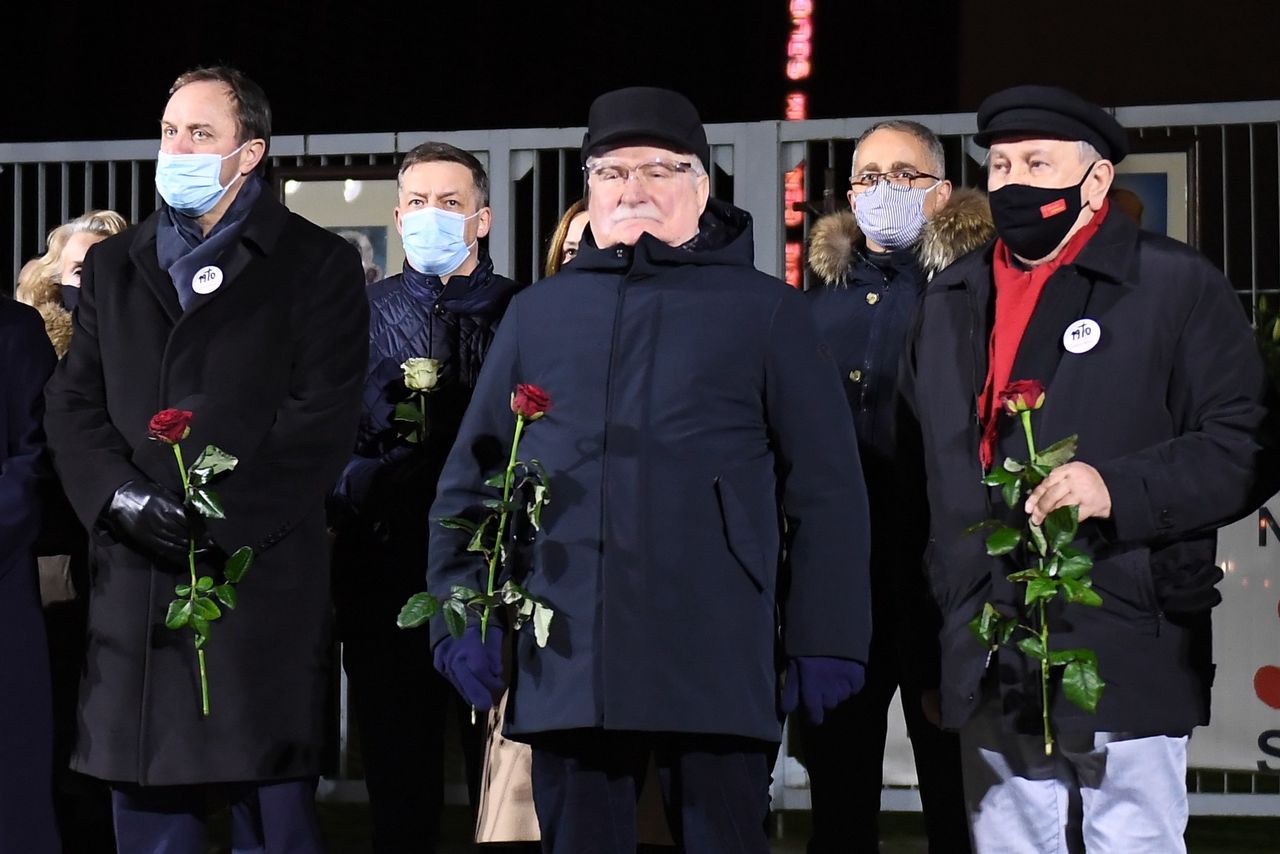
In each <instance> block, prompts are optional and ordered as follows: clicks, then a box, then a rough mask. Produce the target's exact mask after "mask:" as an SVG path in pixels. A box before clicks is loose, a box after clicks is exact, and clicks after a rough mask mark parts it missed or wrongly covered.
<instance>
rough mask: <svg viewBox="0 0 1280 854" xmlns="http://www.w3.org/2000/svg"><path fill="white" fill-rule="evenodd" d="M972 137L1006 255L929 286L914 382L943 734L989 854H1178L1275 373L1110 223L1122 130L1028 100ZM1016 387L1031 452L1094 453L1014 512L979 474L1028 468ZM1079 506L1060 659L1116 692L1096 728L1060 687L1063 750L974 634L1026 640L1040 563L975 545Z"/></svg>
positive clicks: (1055, 695)
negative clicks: (1192, 762)
mask: <svg viewBox="0 0 1280 854" xmlns="http://www.w3.org/2000/svg"><path fill="white" fill-rule="evenodd" d="M974 139H975V141H976V142H977V143H978V144H980V145H985V146H988V147H989V150H990V158H989V162H988V166H989V174H988V182H987V186H988V190H989V191H990V201H991V211H992V215H993V218H994V220H995V226H996V232H997V234H998V238H997V239H996V240H995V242H994V243H993V244H990V245H988V246H986V247H985V248H983V249H979V250H977V251H975V252H974V253H972V254H970V255H969V256H967V257H966V258H963V259H961V260H960V261H957V262H956V263H955V264H954V265H952V266H951V267H950V268H948V269H947V270H945V271H944V272H943V273H942V274H940V275H939V276H938V277H937V278H935V279H934V280H933V282H932V283H931V285H930V287H929V289H928V290H927V292H926V294H925V297H924V300H923V302H922V307H921V310H920V313H919V316H918V318H917V325H916V330H915V333H914V334H913V343H912V345H911V347H910V349H909V350H908V353H907V357H906V359H905V361H904V366H903V368H904V381H905V383H906V388H907V396H908V399H909V400H911V401H912V405H913V407H914V409H915V412H916V414H917V416H918V418H919V420H920V425H921V432H922V435H923V437H924V443H925V466H926V469H927V471H928V491H929V503H930V513H931V531H930V550H929V558H928V567H927V573H928V577H929V580H930V585H931V588H932V592H933V595H934V597H935V598H936V599H937V601H938V603H939V606H940V608H941V610H942V612H943V628H942V633H941V646H942V703H943V723H944V725H945V726H948V727H951V728H955V729H959V731H960V737H961V750H962V755H963V762H964V775H965V790H966V801H967V807H968V810H969V815H970V825H971V830H972V834H973V840H974V843H975V849H976V850H978V851H987V850H1000V851H1017V852H1023V851H1025V852H1038V851H1081V850H1085V849H1087V850H1089V851H1142V852H1159V854H1167V853H1168V852H1179V851H1185V847H1184V844H1183V840H1182V834H1183V830H1184V828H1185V825H1186V817H1187V798H1186V789H1185V783H1184V779H1185V771H1186V745H1187V738H1188V736H1189V735H1190V733H1191V730H1192V729H1193V728H1194V727H1195V726H1198V725H1202V724H1205V723H1207V722H1208V719H1209V689H1210V685H1211V684H1212V680H1213V663H1212V651H1211V639H1212V633H1211V626H1210V610H1211V609H1212V607H1213V606H1214V605H1215V604H1216V603H1217V602H1218V601H1220V599H1221V596H1220V594H1219V593H1218V592H1217V590H1216V589H1215V586H1214V585H1215V584H1216V583H1217V582H1218V581H1219V580H1221V578H1222V573H1221V571H1220V570H1219V569H1218V568H1217V567H1216V566H1215V565H1214V557H1215V550H1216V530H1217V528H1218V527H1220V526H1222V525H1224V524H1227V523H1229V522H1232V521H1234V520H1236V519H1239V518H1241V517H1242V516H1244V515H1245V514H1247V513H1249V512H1251V511H1252V510H1253V509H1255V508H1256V507H1257V506H1258V505H1259V504H1260V503H1261V501H1262V500H1264V499H1265V498H1266V497H1268V496H1269V495H1271V494H1273V493H1274V492H1275V490H1276V489H1277V488H1278V487H1280V480H1278V479H1277V477H1276V471H1277V467H1276V464H1275V462H1276V456H1275V447H1276V433H1275V430H1274V427H1273V422H1272V419H1271V413H1272V408H1271V405H1270V396H1269V394H1268V392H1267V389H1268V382H1267V378H1266V375H1265V373H1264V370H1263V365H1262V361H1261V359H1260V357H1259V355H1258V352H1257V348H1256V346H1255V344H1254V341H1253V335H1252V333H1251V330H1250V328H1249V324H1248V322H1247V321H1246V319H1245V316H1244V313H1243V312H1242V311H1241V306H1240V302H1239V300H1238V299H1237V297H1236V295H1235V293H1234V292H1233V291H1232V289H1231V286H1230V284H1229V283H1228V282H1227V280H1226V279H1225V278H1224V277H1223V275H1222V273H1221V272H1220V271H1219V270H1217V269H1216V268H1215V267H1214V266H1213V265H1212V264H1210V263H1209V262H1208V260H1206V259H1205V258H1204V257H1203V256H1202V255H1200V254H1199V253H1198V252H1196V251H1195V250H1194V249H1191V248H1190V247H1187V246H1185V245H1183V244H1181V243H1177V242H1175V241H1172V240H1169V239H1168V238H1165V237H1161V236H1158V235H1155V234H1149V233H1146V232H1142V231H1139V230H1138V228H1137V226H1136V225H1135V224H1134V223H1133V222H1132V221H1131V220H1130V219H1129V218H1127V217H1125V216H1122V215H1118V214H1114V213H1111V212H1110V211H1109V209H1108V208H1109V206H1108V203H1107V200H1106V197H1107V190H1108V189H1109V188H1110V186H1111V182H1112V178H1113V176H1114V173H1115V168H1114V164H1116V163H1118V162H1119V161H1120V160H1122V159H1123V158H1124V156H1125V154H1126V151H1127V144H1126V134H1125V132H1124V129H1123V128H1121V127H1120V125H1119V124H1118V123H1117V122H1116V121H1115V119H1114V118H1113V117H1112V116H1111V115H1110V114H1109V113H1107V112H1106V111H1104V110H1102V109H1101V108H1099V107H1097V106H1095V105H1093V104H1090V103H1089V102H1087V101H1085V100H1083V99H1081V98H1080V97H1078V96H1076V95H1074V94H1073V93H1071V92H1067V91H1065V90H1062V89H1057V88H1052V87H1045V86H1018V87H1015V88H1012V89H1007V90H1005V91H1003V92H999V93H997V94H995V95H992V96H991V97H989V98H988V99H987V100H986V101H985V102H984V103H983V104H982V106H981V108H980V109H979V111H978V133H977V135H976V136H975V137H974ZM1018 380H1032V381H1037V382H1039V383H1042V384H1043V386H1044V389H1045V394H1044V399H1043V405H1042V406H1041V407H1040V408H1039V409H1037V410H1036V411H1035V412H1034V413H1033V416H1032V417H1033V423H1034V430H1035V437H1036V442H1037V445H1038V446H1039V448H1040V449H1043V448H1045V447H1046V446H1047V445H1048V444H1050V443H1052V442H1055V441H1057V440H1059V439H1063V438H1065V437H1067V436H1070V435H1073V434H1076V435H1078V436H1079V446H1078V449H1077V452H1076V455H1075V458H1074V460H1072V461H1070V462H1067V463H1065V464H1062V465H1059V466H1058V467H1057V468H1054V469H1053V470H1052V472H1051V473H1050V474H1049V475H1048V476H1047V477H1045V478H1044V479H1043V481H1042V482H1040V483H1039V484H1038V485H1036V486H1035V487H1034V489H1032V491H1031V492H1030V494H1029V495H1027V494H1023V495H1022V496H1021V497H1020V498H1019V500H1017V501H1015V502H1014V503H1015V505H1016V506H1015V507H1014V508H1007V507H1006V506H1005V504H1004V501H1003V499H1002V496H1001V493H1000V490H999V489H997V488H991V487H987V486H984V485H983V483H982V477H983V473H984V472H991V471H992V470H993V469H997V468H1002V467H1003V461H1004V460H1005V459H1006V458H1013V459H1015V460H1025V459H1026V457H1027V455H1028V448H1027V439H1026V437H1025V436H1024V435H1023V430H1022V428H1021V426H1020V423H1019V419H1017V418H1011V417H1007V416H1005V417H1002V414H1001V412H1002V406H1001V402H1000V393H1001V391H1002V390H1004V389H1005V388H1006V386H1007V385H1008V384H1009V383H1010V382H1011V381H1018ZM1071 505H1075V506H1077V507H1078V514H1079V520H1080V526H1079V530H1078V534H1077V536H1076V538H1075V540H1074V542H1073V543H1072V545H1073V546H1074V547H1075V548H1077V549H1079V550H1080V551H1081V552H1083V553H1084V554H1086V555H1088V556H1089V557H1090V558H1091V559H1092V561H1093V569H1092V572H1091V577H1092V584H1093V587H1092V589H1093V590H1094V591H1095V592H1096V593H1097V594H1098V596H1099V597H1100V598H1101V603H1100V604H1097V603H1093V605H1092V606H1090V604H1089V603H1087V602H1082V601H1079V600H1078V599H1077V600H1074V601H1072V602H1067V601H1064V599H1063V598H1062V597H1057V596H1055V598H1054V599H1052V600H1051V601H1050V602H1049V604H1048V606H1047V623H1048V627H1049V631H1050V649H1052V650H1066V649H1088V650H1092V651H1093V652H1094V653H1096V656H1097V664H1098V669H1099V671H1100V673H1101V677H1102V680H1103V681H1104V682H1105V689H1104V690H1103V692H1102V695H1101V699H1100V701H1099V702H1098V704H1097V707H1096V710H1095V711H1094V712H1093V713H1090V712H1088V711H1085V710H1083V709H1082V708H1080V707H1078V706H1076V705H1074V704H1073V703H1072V702H1070V701H1069V700H1068V699H1067V698H1066V696H1065V694H1064V691H1063V690H1062V685H1061V681H1060V677H1061V673H1062V669H1061V668H1060V667H1059V668H1054V669H1053V671H1052V672H1053V678H1052V680H1051V681H1050V684H1049V690H1048V694H1047V702H1048V706H1049V720H1050V725H1051V732H1052V736H1053V738H1054V744H1053V747H1052V751H1048V750H1046V739H1045V734H1044V732H1043V724H1042V720H1041V712H1042V708H1043V704H1042V699H1041V698H1042V692H1041V680H1040V672H1039V669H1038V668H1039V665H1038V663H1037V662H1036V661H1035V660H1034V659H1031V658H1029V657H1028V656H1026V655H1024V654H1022V653H1021V652H1020V651H1019V650H1018V649H1016V648H1015V647H1013V646H1009V645H1005V646H998V647H997V648H996V649H995V651H994V652H991V651H990V650H989V649H988V647H987V645H986V644H984V643H983V642H981V641H979V640H978V639H977V638H976V637H975V636H974V633H973V632H971V630H970V628H969V623H970V621H971V620H973V619H974V618H975V617H977V616H978V615H979V614H980V613H981V612H982V610H983V606H984V603H988V602H989V603H992V604H994V605H995V607H996V608H997V609H998V610H999V611H1000V612H1001V613H1002V614H1005V615H1016V616H1017V617H1018V618H1019V621H1020V622H1021V623H1022V624H1024V625H1025V624H1028V623H1029V621H1030V619H1031V618H1030V616H1029V615H1030V614H1031V613H1032V612H1033V610H1034V609H1033V608H1032V607H1028V606H1027V605H1026V604H1025V601H1026V590H1025V586H1024V585H1023V584H1021V583H1015V582H1012V581H1010V580H1009V579H1008V577H1007V576H1009V575H1010V574H1011V573H1013V572H1015V571H1016V570H1018V569H1021V568H1025V567H1026V566H1028V565H1034V564H1035V561H1034V555H1031V556H1030V557H1028V556H1027V555H1026V554H1022V553H1021V550H1019V549H1015V551H1014V552H1012V553H1011V554H1009V555H1008V556H994V557H993V556H990V555H988V553H987V550H986V548H985V546H984V537H983V536H966V535H965V531H966V529H967V528H969V527H970V526H971V525H973V524H974V523H976V522H980V521H982V520H983V519H984V518H988V517H992V516H1002V515H1003V516H1004V521H1005V523H1006V524H1007V525H1009V526H1012V527H1014V528H1018V529H1021V528H1023V527H1025V525H1026V522H1027V520H1028V518H1029V520H1030V522H1032V523H1034V524H1036V525H1039V524H1040V523H1042V522H1043V521H1044V520H1045V517H1046V516H1047V515H1048V514H1049V513H1051V512H1053V511H1054V510H1056V509H1058V508H1062V507H1067V506H1071ZM1084 598H1086V599H1088V598H1090V597H1084ZM1024 636H1025V635H1024V633H1022V632H1021V631H1019V632H1016V633H1015V637H1014V638H1013V641H1015V642H1016V641H1018V640H1020V639H1022V638H1023V637H1024ZM1054 805H1056V810H1057V814H1056V815H1055V814H1054V812H1053V810H1054V808H1055V807H1054ZM1046 810H1047V812H1046Z"/></svg>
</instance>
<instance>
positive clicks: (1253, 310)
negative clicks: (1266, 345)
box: [1249, 125, 1258, 326]
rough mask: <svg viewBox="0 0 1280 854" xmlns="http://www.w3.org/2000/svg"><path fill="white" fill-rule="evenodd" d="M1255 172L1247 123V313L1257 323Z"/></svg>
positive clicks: (1251, 129)
mask: <svg viewBox="0 0 1280 854" xmlns="http://www.w3.org/2000/svg"><path fill="white" fill-rule="evenodd" d="M1256 174H1257V163H1256V159H1255V152H1254V143H1253V125H1249V314H1250V316H1252V317H1253V323H1254V325H1255V326H1257V324H1258V208H1257V204H1258V198H1257V189H1258V188H1257V187H1255V186H1254V185H1253V176H1254V175H1256Z"/></svg>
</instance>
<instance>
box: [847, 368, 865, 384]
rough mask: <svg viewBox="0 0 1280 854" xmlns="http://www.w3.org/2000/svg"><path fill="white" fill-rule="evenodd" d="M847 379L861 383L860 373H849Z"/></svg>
mask: <svg viewBox="0 0 1280 854" xmlns="http://www.w3.org/2000/svg"><path fill="white" fill-rule="evenodd" d="M849 379H851V380H853V381H854V382H855V383H860V382H862V371H850V372H849Z"/></svg>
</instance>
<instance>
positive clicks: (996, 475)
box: [982, 468, 1018, 486]
mask: <svg viewBox="0 0 1280 854" xmlns="http://www.w3.org/2000/svg"><path fill="white" fill-rule="evenodd" d="M1017 480H1018V476H1017V475H1016V474H1014V473H1013V472H1011V471H1009V470H1008V469H1004V468H998V469H992V470H991V471H989V472H987V476H986V477H984V478H983V479H982V483H983V484H984V485H986V486H1004V485H1005V484H1007V483H1014V482H1016V481H1017Z"/></svg>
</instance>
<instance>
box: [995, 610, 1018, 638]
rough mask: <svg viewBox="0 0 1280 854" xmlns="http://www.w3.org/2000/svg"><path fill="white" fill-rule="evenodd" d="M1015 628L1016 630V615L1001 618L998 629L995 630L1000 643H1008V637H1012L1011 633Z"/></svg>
mask: <svg viewBox="0 0 1280 854" xmlns="http://www.w3.org/2000/svg"><path fill="white" fill-rule="evenodd" d="M1017 630H1018V620H1017V618H1016V617H1009V618H1007V619H1004V620H1001V621H1000V626H999V629H998V631H997V638H998V640H999V641H1000V643H1002V644H1005V643H1008V642H1009V638H1011V637H1013V633H1014V632H1015V631H1017Z"/></svg>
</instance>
